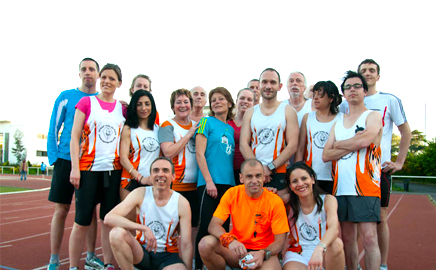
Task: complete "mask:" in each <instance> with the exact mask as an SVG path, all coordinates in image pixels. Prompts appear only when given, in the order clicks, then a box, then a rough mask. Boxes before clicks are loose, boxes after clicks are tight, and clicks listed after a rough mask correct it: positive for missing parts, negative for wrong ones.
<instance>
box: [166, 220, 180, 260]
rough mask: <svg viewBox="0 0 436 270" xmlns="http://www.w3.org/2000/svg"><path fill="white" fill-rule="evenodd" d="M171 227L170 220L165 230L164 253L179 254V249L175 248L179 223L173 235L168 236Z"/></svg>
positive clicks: (171, 222)
mask: <svg viewBox="0 0 436 270" xmlns="http://www.w3.org/2000/svg"><path fill="white" fill-rule="evenodd" d="M172 225H173V220H172V219H171V221H170V224H169V226H168V230H167V232H168V233H167V241H166V243H165V252H169V253H179V248H178V247H177V238H178V237H179V234H178V230H179V223H177V227H176V228H175V229H174V232H173V234H172V235H171V236H170V231H171V226H172Z"/></svg>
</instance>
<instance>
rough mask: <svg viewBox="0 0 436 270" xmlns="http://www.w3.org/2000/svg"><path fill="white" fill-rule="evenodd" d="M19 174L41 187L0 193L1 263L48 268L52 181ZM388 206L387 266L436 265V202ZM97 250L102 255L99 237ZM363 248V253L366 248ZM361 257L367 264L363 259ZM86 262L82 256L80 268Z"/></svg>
mask: <svg viewBox="0 0 436 270" xmlns="http://www.w3.org/2000/svg"><path fill="white" fill-rule="evenodd" d="M18 180H19V178H18V176H12V175H0V185H2V186H18V187H31V188H39V189H43V190H40V191H36V192H27V193H18V194H3V195H0V269H45V268H46V263H47V262H48V259H49V254H50V222H51V219H52V216H53V211H54V205H53V203H51V202H49V201H47V197H48V189H47V187H49V186H50V181H49V180H42V179H41V178H40V177H31V176H30V177H28V180H27V181H26V182H20V181H18ZM44 188H45V189H44ZM74 210H75V209H74V204H72V206H71V209H70V214H69V215H68V218H67V223H66V228H65V234H64V239H63V243H62V247H61V252H60V258H61V262H62V267H61V269H68V239H69V235H70V233H71V228H72V224H73V221H74ZM389 211H390V212H389V225H390V231H391V242H390V246H391V248H390V253H389V263H388V265H389V269H391V270H392V269H393V270H396V269H436V229H435V224H436V206H435V205H434V204H433V203H432V202H430V200H429V199H428V197H427V196H426V195H409V194H407V195H403V194H392V196H391V202H390V209H389ZM99 235H100V234H98V236H99ZM96 253H97V255H98V256H99V257H100V258H101V244H100V241H99V239H98V240H97V252H96ZM360 254H361V256H362V257H363V256H364V253H363V252H361V253H360ZM84 256H85V254H84V253H83V258H84ZM360 263H361V264H362V265H363V259H362V260H361V261H360ZM83 267H84V261H83V260H82V261H81V265H80V268H81V269H83Z"/></svg>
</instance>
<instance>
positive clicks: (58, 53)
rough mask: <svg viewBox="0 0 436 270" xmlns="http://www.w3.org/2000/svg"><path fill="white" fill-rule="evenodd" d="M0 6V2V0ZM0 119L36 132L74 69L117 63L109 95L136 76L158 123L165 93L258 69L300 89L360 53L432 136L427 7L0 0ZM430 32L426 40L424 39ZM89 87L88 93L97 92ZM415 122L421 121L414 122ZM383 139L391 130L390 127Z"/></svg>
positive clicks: (340, 71) (75, 82) (348, 65)
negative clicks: (299, 77)
mask: <svg viewBox="0 0 436 270" xmlns="http://www.w3.org/2000/svg"><path fill="white" fill-rule="evenodd" d="M4 2H5V1H4ZM1 6H2V8H1V9H0V10H1V11H0V14H1V15H0V23H1V25H2V27H1V36H2V41H1V44H2V49H1V50H0V55H1V62H2V64H1V65H0V70H1V72H0V74H2V75H3V76H2V87H1V88H0V89H1V90H0V91H1V98H0V120H9V121H12V123H13V124H21V123H26V124H28V125H32V126H34V127H35V128H36V129H38V130H41V132H45V133H47V132H48V125H49V121H50V115H51V112H52V109H53V104H54V101H55V99H56V97H57V96H58V95H59V93H60V92H61V91H63V90H67V89H71V88H75V87H77V86H80V84H81V81H80V79H79V76H78V74H79V62H80V60H81V59H83V58H85V57H91V58H94V59H95V60H97V61H98V62H99V64H100V66H101V67H102V66H103V65H104V64H106V63H115V64H118V65H119V66H120V67H121V70H122V73H123V84H122V86H121V87H120V88H119V89H117V91H116V93H115V98H116V99H120V100H126V101H129V96H128V89H129V87H130V84H131V80H132V78H133V77H134V76H135V75H137V74H140V73H142V74H147V75H149V76H150V77H151V80H152V90H153V95H154V97H155V100H156V102H157V109H158V111H159V114H160V118H161V120H166V119H167V118H170V117H172V112H171V109H170V103H169V96H170V94H171V92H172V91H174V90H177V89H179V88H187V89H191V88H193V87H194V86H197V85H200V86H202V87H204V88H205V89H206V90H207V91H210V90H211V89H213V88H215V87H217V86H224V87H226V88H227V89H228V90H229V91H230V92H231V93H232V94H233V95H234V98H235V97H236V93H237V91H238V90H240V89H242V88H244V87H246V85H247V82H248V81H249V80H251V79H253V78H258V77H259V75H260V73H261V71H262V70H264V69H265V68H267V67H272V68H275V69H276V70H278V72H279V73H280V75H281V78H282V82H284V86H283V88H282V89H281V91H280V92H279V99H280V100H283V99H286V98H289V95H288V93H287V89H286V79H287V76H288V75H289V73H291V72H293V71H300V72H303V73H304V74H305V76H306V78H307V81H308V85H310V84H314V83H316V82H317V81H320V80H331V81H333V82H334V83H336V85H337V86H338V87H339V86H340V84H341V82H342V80H341V78H342V77H343V76H344V73H345V71H347V70H356V69H357V66H358V64H359V63H360V62H361V61H362V60H364V59H366V58H372V59H374V60H375V61H377V62H378V63H379V65H380V67H381V68H380V71H381V73H380V81H379V82H378V84H377V90H378V91H382V92H389V93H392V94H394V95H396V96H397V97H399V98H400V99H401V100H402V102H403V107H404V109H405V111H406V116H407V120H408V122H409V125H410V127H411V129H412V130H414V129H418V130H419V131H422V132H425V131H426V132H427V138H428V139H431V138H434V137H436V126H434V125H432V123H434V122H435V117H436V106H435V105H433V104H432V103H433V102H434V101H435V98H436V91H435V90H436V89H435V88H436V87H435V85H436V84H435V83H434V82H433V79H432V78H434V77H435V67H434V63H435V62H436V53H435V48H436V40H435V38H434V29H435V26H436V19H435V16H434V14H433V11H434V7H433V5H432V4H431V1H413V2H410V1H298V2H297V1H219V2H218V1H214V2H212V1H122V2H121V1H112V0H109V1H81V0H79V1H44V0H43V1H27V0H26V1H6V2H5V3H2V4H1ZM432 33H433V34H432ZM97 89H99V87H97ZM425 116H426V120H425ZM394 132H395V133H398V130H397V129H395V128H394Z"/></svg>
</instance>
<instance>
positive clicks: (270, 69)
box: [259, 68, 281, 83]
mask: <svg viewBox="0 0 436 270" xmlns="http://www.w3.org/2000/svg"><path fill="white" fill-rule="evenodd" d="M265 71H272V72H275V73H277V76H278V77H279V83H280V82H281V81H280V74H279V72H278V71H277V70H275V69H273V68H266V69H264V70H263V71H262V72H261V73H260V76H259V81H260V79H261V78H262V74H263V73H264V72H265Z"/></svg>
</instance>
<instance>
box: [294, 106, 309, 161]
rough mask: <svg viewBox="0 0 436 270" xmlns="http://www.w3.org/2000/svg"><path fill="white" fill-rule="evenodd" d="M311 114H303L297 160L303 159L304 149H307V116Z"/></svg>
mask: <svg viewBox="0 0 436 270" xmlns="http://www.w3.org/2000/svg"><path fill="white" fill-rule="evenodd" d="M308 116H309V114H308V113H306V114H305V115H304V116H303V120H301V127H300V136H299V138H298V148H297V153H296V154H295V162H297V161H302V160H303V159H304V151H305V150H306V144H307V134H306V133H307V127H306V123H307V118H308Z"/></svg>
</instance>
